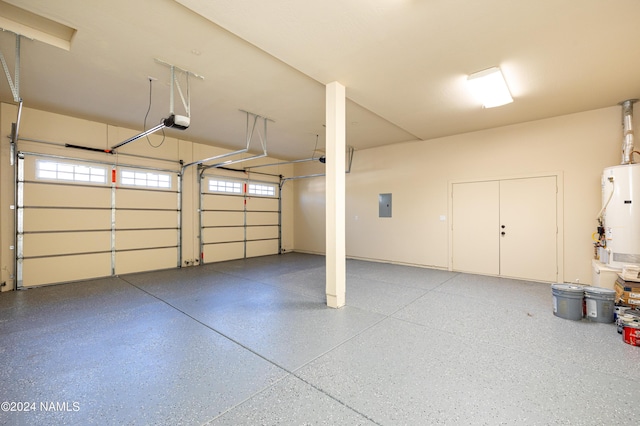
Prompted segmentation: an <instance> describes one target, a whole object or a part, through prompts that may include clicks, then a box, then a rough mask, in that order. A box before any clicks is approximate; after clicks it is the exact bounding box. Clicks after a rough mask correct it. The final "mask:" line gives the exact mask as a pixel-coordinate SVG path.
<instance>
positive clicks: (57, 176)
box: [36, 160, 107, 184]
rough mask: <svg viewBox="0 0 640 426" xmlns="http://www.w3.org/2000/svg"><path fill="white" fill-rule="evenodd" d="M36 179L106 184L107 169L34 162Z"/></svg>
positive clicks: (51, 162) (71, 164) (40, 161)
mask: <svg viewBox="0 0 640 426" xmlns="http://www.w3.org/2000/svg"><path fill="white" fill-rule="evenodd" d="M36 178H37V179H50V180H61V181H70V182H81V183H98V184H99V183H101V184H104V183H107V169H106V168H105V167H96V166H85V165H82V164H73V163H59V162H56V161H47V160H38V161H36Z"/></svg>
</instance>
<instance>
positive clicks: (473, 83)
mask: <svg viewBox="0 0 640 426" xmlns="http://www.w3.org/2000/svg"><path fill="white" fill-rule="evenodd" d="M467 83H468V84H469V88H470V89H471V91H472V92H473V94H474V95H475V96H476V98H478V100H479V101H480V102H482V105H483V106H484V107H485V108H493V107H497V106H501V105H505V104H508V103H511V102H513V98H512V97H511V93H509V88H508V87H507V82H506V81H504V77H503V76H502V72H501V71H500V68H498V67H493V68H489V69H486V70H483V71H479V72H476V73H474V74H471V75H470V76H469V77H467Z"/></svg>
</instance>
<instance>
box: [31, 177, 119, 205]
mask: <svg viewBox="0 0 640 426" xmlns="http://www.w3.org/2000/svg"><path fill="white" fill-rule="evenodd" d="M24 205H25V206H42V207H103V208H110V207H111V189H110V188H108V187H100V186H96V187H86V186H76V185H56V184H53V185H52V184H42V183H31V182H27V183H25V184H24Z"/></svg>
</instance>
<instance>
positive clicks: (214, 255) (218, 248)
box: [203, 243, 244, 263]
mask: <svg viewBox="0 0 640 426" xmlns="http://www.w3.org/2000/svg"><path fill="white" fill-rule="evenodd" d="M203 254H204V256H203V263H212V262H222V261H225V260H232V259H242V258H243V257H244V243H224V244H208V245H205V246H204V248H203Z"/></svg>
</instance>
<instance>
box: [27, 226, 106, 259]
mask: <svg viewBox="0 0 640 426" xmlns="http://www.w3.org/2000/svg"><path fill="white" fill-rule="evenodd" d="M23 238H24V249H23V252H24V257H31V256H51V255H58V254H71V253H88V252H97V251H110V250H111V232H109V231H102V232H55V233H47V234H26V235H24V237H23Z"/></svg>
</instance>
